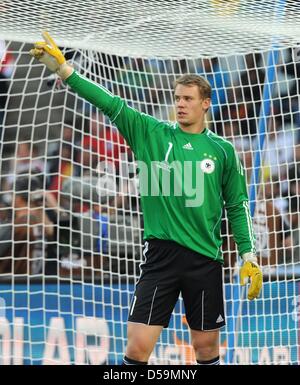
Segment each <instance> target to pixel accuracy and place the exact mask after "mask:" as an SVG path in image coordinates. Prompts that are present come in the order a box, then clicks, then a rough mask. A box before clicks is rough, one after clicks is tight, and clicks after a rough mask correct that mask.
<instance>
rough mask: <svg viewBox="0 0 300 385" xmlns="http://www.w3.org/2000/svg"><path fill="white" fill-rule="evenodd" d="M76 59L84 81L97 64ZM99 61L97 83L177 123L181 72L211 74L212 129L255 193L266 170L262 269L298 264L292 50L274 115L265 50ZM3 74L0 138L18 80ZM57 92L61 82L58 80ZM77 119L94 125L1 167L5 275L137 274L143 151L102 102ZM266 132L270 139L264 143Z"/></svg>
mask: <svg viewBox="0 0 300 385" xmlns="http://www.w3.org/2000/svg"><path fill="white" fill-rule="evenodd" d="M0 47H1V46H0ZM0 52H1V49H0ZM7 55H9V54H8V53H6V56H5V57H6V59H5V60H7ZM69 56H70V57H69V58H71V59H72V60H73V61H74V63H75V66H77V68H79V69H80V70H82V72H84V73H85V74H86V71H85V69H86V67H87V66H86V62H87V61H88V60H90V58H89V57H84V56H82V55H81V56H80V55H78V54H74V52H71V51H70V53H69ZM93 60H94V61H95V62H98V63H99V65H97V66H96V65H95V66H94V68H93V70H92V72H89V76H90V77H91V78H92V79H93V80H96V81H98V82H100V81H101V83H102V84H103V86H105V87H107V88H108V89H109V90H110V91H111V92H112V93H114V94H117V95H119V96H120V97H122V98H125V99H126V100H127V102H128V104H129V105H131V106H132V107H135V108H137V109H138V110H140V111H142V112H145V113H148V114H151V115H154V116H156V117H157V118H159V119H162V120H174V109H173V107H172V105H173V91H172V90H173V81H174V79H175V78H176V76H178V75H180V74H182V73H187V72H191V73H198V74H200V75H203V76H205V77H206V78H207V80H208V81H209V82H210V83H211V85H212V88H213V95H212V107H211V110H210V113H209V116H208V126H209V128H210V129H211V130H212V131H214V132H216V133H218V134H219V135H221V136H223V137H224V138H226V139H227V140H229V141H231V142H232V143H233V144H234V146H235V148H236V150H237V152H238V155H239V156H240V158H241V161H242V163H243V165H244V167H245V170H246V176H247V180H248V184H249V185H251V183H252V180H253V172H254V170H255V167H256V168H258V169H259V171H260V183H259V184H258V185H257V186H256V187H257V188H256V196H255V201H253V202H250V204H255V210H254V231H255V233H256V236H257V253H258V256H259V259H260V262H261V264H262V265H263V266H265V267H268V268H272V267H275V266H277V265H285V266H286V265H289V264H291V265H294V264H297V263H299V262H300V239H299V236H300V234H299V190H300V182H299V176H300V170H299V161H300V131H299V126H300V115H299V96H298V95H299V85H300V84H299V75H298V72H299V68H300V67H299V65H298V63H295V62H294V60H293V51H292V50H291V49H285V50H282V51H281V52H280V57H279V62H278V63H277V66H276V79H275V81H274V84H272V100H271V101H269V102H270V114H269V115H268V116H267V117H265V118H264V116H263V112H264V109H265V108H266V106H265V105H264V103H262V100H263V93H264V87H266V86H269V85H265V86H264V81H265V77H266V61H267V54H266V53H256V54H248V55H245V56H241V57H232V58H230V57H228V58H219V59H218V58H210V59H209V58H203V59H198V60H195V59H193V60H192V59H182V60H171V59H170V60H159V59H152V60H150V59H149V60H147V59H141V58H140V59H139V58H138V59H137V58H135V59H133V58H124V57H117V56H108V55H104V54H97V55H95V56H94V57H93ZM3 63H4V56H3V54H2V59H1V64H2V67H3V68H4V67H5V68H7V66H3ZM2 67H1V66H0V77H2V79H1V78H0V127H1V131H3V127H2V126H4V124H5V120H3V117H4V110H5V103H6V99H7V95H9V77H10V76H11V74H9V73H4V72H3V71H2V70H1V68H2ZM49 84H50V86H51V87H53V88H54V89H55V87H56V86H57V84H56V80H54V82H50V83H49ZM1 95H3V96H1ZM265 102H266V101H265ZM77 112H78V111H77ZM79 113H80V115H81V116H83V117H84V119H83V120H82V119H81V121H80V123H78V121H77V120H76V119H75V120H73V121H64V122H63V123H62V126H61V135H60V138H58V139H55V140H48V141H47V142H46V143H44V142H33V141H22V140H18V141H17V142H16V143H15V148H14V150H13V151H12V153H10V154H9V155H8V156H7V157H6V158H5V159H2V160H1V194H0V277H1V276H6V275H7V274H13V275H15V274H17V275H19V276H20V275H24V276H28V274H29V275H33V276H40V277H43V276H44V275H48V276H54V277H57V276H58V275H59V276H61V277H71V278H74V279H75V277H79V278H80V279H83V278H84V279H89V278H95V277H97V276H98V277H101V276H103V272H107V273H112V272H115V273H116V274H120V273H121V274H122V273H124V274H127V275H133V276H135V275H136V274H137V269H138V267H137V265H138V263H139V262H140V259H141V244H142V233H143V218H142V214H141V209H140V202H139V197H138V181H137V176H136V169H135V168H136V166H135V162H134V158H133V155H132V153H131V151H130V149H129V148H128V146H127V145H126V143H125V141H124V139H123V138H122V136H121V135H120V134H119V133H118V131H117V130H116V128H115V127H113V126H112V125H111V124H110V123H109V122H108V121H107V120H106V118H105V117H103V116H102V115H101V114H100V113H99V112H98V111H96V110H95V109H94V108H93V107H92V106H90V105H87V104H86V103H84V104H83V106H80V111H79ZM263 125H264V126H263ZM262 127H263V128H264V130H265V131H266V135H260V131H261V130H262ZM1 131H0V132H1ZM262 139H264V143H263V146H262ZM259 148H262V150H261V151H260V152H259V153H260V159H259V161H258V163H257V162H256V160H255V159H256V157H257V156H258V155H257V153H258V150H259ZM222 224H223V225H222V234H223V237H224V245H223V252H224V259H225V267H230V268H233V267H234V265H235V262H236V259H237V255H236V248H235V245H234V242H233V239H232V236H228V234H230V228H229V225H228V222H227V220H226V216H225V214H224V218H223V222H222Z"/></svg>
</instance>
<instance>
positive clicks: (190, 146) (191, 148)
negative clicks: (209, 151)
mask: <svg viewBox="0 0 300 385" xmlns="http://www.w3.org/2000/svg"><path fill="white" fill-rule="evenodd" d="M182 148H184V149H185V150H193V147H192V145H191V143H187V144H185V145H184V146H182Z"/></svg>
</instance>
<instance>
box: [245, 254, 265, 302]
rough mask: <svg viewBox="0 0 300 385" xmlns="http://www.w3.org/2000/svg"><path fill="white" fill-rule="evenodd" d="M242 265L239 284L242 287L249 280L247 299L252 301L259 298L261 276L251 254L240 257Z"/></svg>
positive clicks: (255, 260)
mask: <svg viewBox="0 0 300 385" xmlns="http://www.w3.org/2000/svg"><path fill="white" fill-rule="evenodd" d="M242 258H243V260H244V264H243V266H242V267H241V270H240V282H241V285H242V286H244V285H245V284H246V282H247V281H248V278H250V288H249V291H248V299H249V300H252V299H254V298H257V297H258V296H259V293H260V290H261V288H262V283H263V274H262V271H261V269H260V267H259V265H258V263H257V258H256V257H255V256H254V255H253V254H252V253H246V254H244V255H243V256H242Z"/></svg>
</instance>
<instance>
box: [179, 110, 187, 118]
mask: <svg viewBox="0 0 300 385" xmlns="http://www.w3.org/2000/svg"><path fill="white" fill-rule="evenodd" d="M186 115H187V114H186V113H185V112H182V111H178V112H177V116H178V118H184V117H185V116H186Z"/></svg>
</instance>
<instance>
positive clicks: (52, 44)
mask: <svg viewBox="0 0 300 385" xmlns="http://www.w3.org/2000/svg"><path fill="white" fill-rule="evenodd" d="M42 36H43V38H44V39H45V42H46V43H47V44H48V45H50V47H52V48H57V45H56V43H55V41H54V40H53V39H52V37H51V36H50V35H49V32H47V31H43V32H42Z"/></svg>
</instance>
